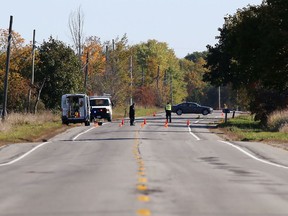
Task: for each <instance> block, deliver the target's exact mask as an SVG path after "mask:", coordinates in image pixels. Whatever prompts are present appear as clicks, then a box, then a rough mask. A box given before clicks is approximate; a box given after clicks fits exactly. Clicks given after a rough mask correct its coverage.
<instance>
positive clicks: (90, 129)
mask: <svg viewBox="0 0 288 216" xmlns="http://www.w3.org/2000/svg"><path fill="white" fill-rule="evenodd" d="M93 129H94V127H92V128H89V129H88V130H86V131H84V132H82V133H79V134H77V135H76V136H75V137H74V138H73V139H72V141H75V140H76V139H77V138H78V137H79V136H81V135H83V134H85V133H87V132H89V131H90V130H93Z"/></svg>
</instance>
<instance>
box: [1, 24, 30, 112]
mask: <svg viewBox="0 0 288 216" xmlns="http://www.w3.org/2000/svg"><path fill="white" fill-rule="evenodd" d="M8 34H9V32H8V30H6V29H0V77H1V79H0V100H1V101H2V100H3V80H4V71H5V65H6V49H7V38H8ZM24 42H25V41H24V39H23V38H22V37H21V35H20V34H19V33H17V32H15V31H12V43H11V52H10V70H9V74H8V83H9V87H8V101H7V102H8V103H7V108H8V110H10V111H24V109H25V105H26V99H27V93H28V89H29V81H28V80H27V78H26V75H27V74H28V73H29V72H28V71H27V68H28V66H30V65H31V62H30V59H31V45H25V43H24Z"/></svg>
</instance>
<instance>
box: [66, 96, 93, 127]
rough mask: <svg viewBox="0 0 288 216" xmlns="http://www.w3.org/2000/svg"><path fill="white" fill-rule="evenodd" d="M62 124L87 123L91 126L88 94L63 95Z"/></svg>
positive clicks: (86, 124)
mask: <svg viewBox="0 0 288 216" xmlns="http://www.w3.org/2000/svg"><path fill="white" fill-rule="evenodd" d="M61 108H62V123H63V124H67V125H68V124H69V123H85V126H89V125H90V101H89V97H88V96H87V95H86V94H65V95H62V100H61Z"/></svg>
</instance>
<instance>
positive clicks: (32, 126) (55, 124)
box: [0, 111, 68, 146]
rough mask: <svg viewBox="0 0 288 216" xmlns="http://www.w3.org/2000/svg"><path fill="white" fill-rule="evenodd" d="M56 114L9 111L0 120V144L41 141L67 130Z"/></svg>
mask: <svg viewBox="0 0 288 216" xmlns="http://www.w3.org/2000/svg"><path fill="white" fill-rule="evenodd" d="M67 128H68V127H67V126H64V125H62V124H61V118H60V117H59V115H58V114H53V113H51V112H48V111H47V112H45V113H39V114H35V115H34V114H27V113H26V114H25V115H24V114H23V113H11V114H9V116H8V118H7V120H5V122H0V146H3V145H6V144H14V143H26V142H42V141H45V140H48V139H50V138H51V137H53V136H55V135H56V134H58V133H61V132H63V131H65V130H67Z"/></svg>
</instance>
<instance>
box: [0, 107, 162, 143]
mask: <svg viewBox="0 0 288 216" xmlns="http://www.w3.org/2000/svg"><path fill="white" fill-rule="evenodd" d="M161 110H163V109H160V108H156V107H146V108H145V107H138V106H137V107H136V116H137V117H139V116H150V115H151V116H152V115H153V114H154V113H157V112H159V111H161ZM128 116H129V106H127V107H126V108H125V107H115V109H113V120H114V121H116V120H119V119H122V118H125V117H128ZM77 125H79V124H76V125H73V124H70V125H69V126H67V125H62V122H61V114H60V113H52V112H50V111H45V112H43V113H39V114H36V115H33V114H27V113H11V114H9V115H8V117H7V119H6V120H5V121H4V122H2V121H1V120H0V146H3V145H5V144H11V143H25V142H42V141H46V140H48V139H50V138H52V137H53V136H55V135H56V134H58V133H61V132H63V131H65V130H67V129H69V128H71V127H74V126H77Z"/></svg>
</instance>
